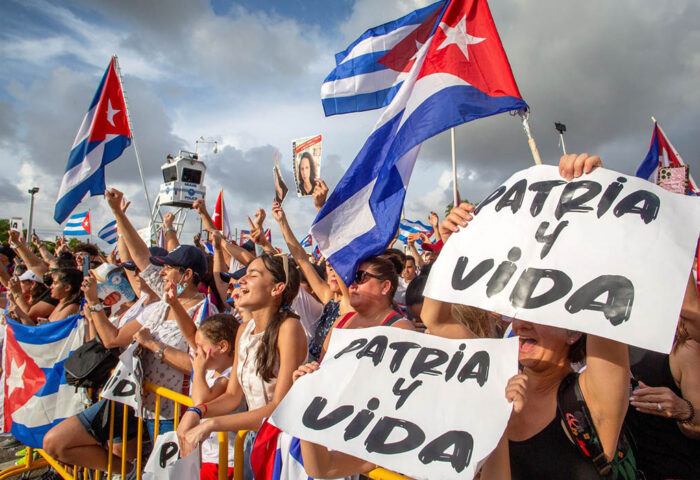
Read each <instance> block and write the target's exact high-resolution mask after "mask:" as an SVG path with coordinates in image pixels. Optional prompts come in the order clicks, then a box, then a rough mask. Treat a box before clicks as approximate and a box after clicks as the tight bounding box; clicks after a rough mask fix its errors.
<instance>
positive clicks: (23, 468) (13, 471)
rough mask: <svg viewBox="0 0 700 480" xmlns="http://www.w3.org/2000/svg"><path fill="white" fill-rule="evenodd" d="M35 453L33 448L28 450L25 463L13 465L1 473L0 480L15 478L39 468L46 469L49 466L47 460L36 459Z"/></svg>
mask: <svg viewBox="0 0 700 480" xmlns="http://www.w3.org/2000/svg"><path fill="white" fill-rule="evenodd" d="M34 452H35V450H34V449H33V448H27V451H26V453H25V454H24V463H23V464H22V465H13V466H11V467H8V468H6V469H5V470H3V471H1V472H0V480H4V479H6V478H10V477H14V476H15V475H21V474H23V473H26V472H30V471H32V470H38V469H39V468H44V467H45V466H46V465H47V463H46V460H44V459H43V458H41V459H35V458H34ZM37 453H38V452H37Z"/></svg>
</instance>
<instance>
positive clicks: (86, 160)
mask: <svg viewBox="0 0 700 480" xmlns="http://www.w3.org/2000/svg"><path fill="white" fill-rule="evenodd" d="M116 61H117V60H116V57H112V61H111V62H109V66H108V67H107V71H106V72H105V74H104V76H103V77H102V81H101V82H100V86H99V87H98V88H97V92H95V97H94V98H93V99H92V102H91V103H90V108H88V112H87V113H86V114H85V117H84V118H83V123H82V124H81V125H80V129H79V130H78V134H77V135H76V136H75V140H74V141H73V148H72V149H71V151H70V155H69V157H68V165H66V171H65V173H64V174H63V179H62V180H61V186H60V188H59V190H58V199H57V200H56V207H55V209H54V213H53V218H54V220H56V222H58V223H63V221H64V220H65V219H66V218H68V215H70V213H71V212H72V211H73V209H74V208H75V207H76V206H77V205H78V204H79V203H80V202H81V201H82V200H83V198H85V196H86V195H87V194H88V192H89V193H90V195H92V196H95V195H103V194H104V192H105V171H104V167H105V165H107V164H108V163H111V162H113V161H114V160H116V159H117V158H119V156H120V155H121V154H122V152H123V151H124V149H125V148H126V147H128V146H129V145H131V130H130V128H129V119H128V118H127V114H126V102H125V101H124V94H123V92H122V86H121V82H120V81H119V76H118V75H117V72H116V69H115V67H116V65H115V64H116Z"/></svg>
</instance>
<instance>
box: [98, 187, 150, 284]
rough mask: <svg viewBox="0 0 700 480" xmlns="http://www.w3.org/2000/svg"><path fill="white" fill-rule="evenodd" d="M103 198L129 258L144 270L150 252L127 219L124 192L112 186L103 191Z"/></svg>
mask: <svg viewBox="0 0 700 480" xmlns="http://www.w3.org/2000/svg"><path fill="white" fill-rule="evenodd" d="M105 198H106V199H107V203H108V204H109V207H110V208H111V209H112V212H113V213H114V218H115V219H116V220H117V230H118V231H119V234H120V235H121V236H122V238H124V242H125V243H126V246H127V248H128V249H129V252H130V253H131V258H132V259H133V260H134V263H135V264H136V266H137V267H138V268H139V270H141V271H144V270H146V268H148V266H149V265H150V264H151V262H150V260H149V259H150V258H151V253H150V252H149V251H148V245H146V242H144V241H143V239H142V238H141V237H140V236H139V234H138V232H137V231H136V228H134V226H133V225H132V224H131V221H129V218H128V217H127V216H126V209H127V208H128V206H129V204H128V203H125V202H124V194H123V193H122V192H120V191H119V190H117V189H116V188H112V189H111V190H107V191H106V192H105Z"/></svg>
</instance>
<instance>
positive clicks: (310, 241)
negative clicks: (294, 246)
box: [299, 233, 314, 248]
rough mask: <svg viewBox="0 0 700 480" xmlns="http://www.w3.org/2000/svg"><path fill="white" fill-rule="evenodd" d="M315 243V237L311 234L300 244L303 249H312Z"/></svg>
mask: <svg viewBox="0 0 700 480" xmlns="http://www.w3.org/2000/svg"><path fill="white" fill-rule="evenodd" d="M313 241H314V237H313V236H312V235H311V234H310V233H309V234H308V235H307V236H305V237H304V238H302V239H301V242H299V243H300V244H301V246H302V247H304V248H306V247H310V246H311V245H312V244H313Z"/></svg>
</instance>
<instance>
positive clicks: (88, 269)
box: [83, 255, 90, 278]
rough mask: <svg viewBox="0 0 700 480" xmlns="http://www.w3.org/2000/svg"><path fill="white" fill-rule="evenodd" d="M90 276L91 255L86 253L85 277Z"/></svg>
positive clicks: (84, 259)
mask: <svg viewBox="0 0 700 480" xmlns="http://www.w3.org/2000/svg"><path fill="white" fill-rule="evenodd" d="M89 276H90V255H85V256H84V257H83V277H86V278H87V277H89Z"/></svg>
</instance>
